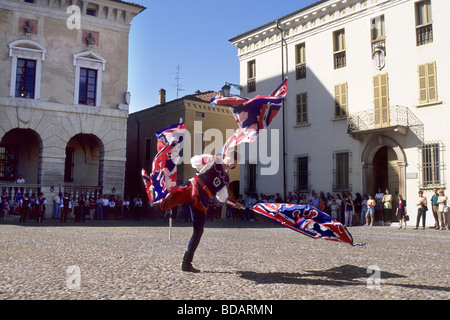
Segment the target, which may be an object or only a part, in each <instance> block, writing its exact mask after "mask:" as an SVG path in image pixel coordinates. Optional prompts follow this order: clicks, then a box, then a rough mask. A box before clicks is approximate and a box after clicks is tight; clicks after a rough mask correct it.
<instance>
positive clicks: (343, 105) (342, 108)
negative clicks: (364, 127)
mask: <svg viewBox="0 0 450 320" xmlns="http://www.w3.org/2000/svg"><path fill="white" fill-rule="evenodd" d="M347 101H348V99H347V82H346V83H342V84H338V85H336V86H334V102H335V103H334V117H335V118H342V117H346V116H347V111H348V102H347Z"/></svg>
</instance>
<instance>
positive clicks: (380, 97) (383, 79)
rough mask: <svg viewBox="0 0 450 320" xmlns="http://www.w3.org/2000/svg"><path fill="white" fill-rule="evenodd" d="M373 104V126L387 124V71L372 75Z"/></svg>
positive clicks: (384, 125) (377, 126)
mask: <svg viewBox="0 0 450 320" xmlns="http://www.w3.org/2000/svg"><path fill="white" fill-rule="evenodd" d="M373 104H374V113H375V119H374V121H375V128H379V127H386V126H389V79H388V74H387V73H385V74H380V75H377V76H375V77H373Z"/></svg>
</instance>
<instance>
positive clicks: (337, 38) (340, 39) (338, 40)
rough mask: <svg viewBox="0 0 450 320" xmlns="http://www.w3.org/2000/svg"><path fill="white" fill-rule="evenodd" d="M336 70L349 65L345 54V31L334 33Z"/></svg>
mask: <svg viewBox="0 0 450 320" xmlns="http://www.w3.org/2000/svg"><path fill="white" fill-rule="evenodd" d="M333 50H334V69H340V68H344V67H345V66H346V65H347V58H346V54H345V30H344V29H342V30H338V31H335V32H333Z"/></svg>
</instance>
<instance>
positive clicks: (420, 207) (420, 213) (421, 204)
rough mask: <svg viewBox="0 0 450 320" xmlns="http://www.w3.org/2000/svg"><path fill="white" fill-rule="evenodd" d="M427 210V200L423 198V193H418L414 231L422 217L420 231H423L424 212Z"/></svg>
mask: <svg viewBox="0 0 450 320" xmlns="http://www.w3.org/2000/svg"><path fill="white" fill-rule="evenodd" d="M427 210H428V207H427V198H426V197H424V196H423V192H422V191H419V198H418V199H417V222H416V227H415V228H414V230H417V229H418V228H419V222H420V218H421V217H422V230H425V220H426V219H425V218H426V212H427Z"/></svg>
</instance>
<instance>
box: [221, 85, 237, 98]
mask: <svg viewBox="0 0 450 320" xmlns="http://www.w3.org/2000/svg"><path fill="white" fill-rule="evenodd" d="M231 86H233V87H235V88H236V89H237V90H239V93H240V91H241V89H242V86H240V85H238V84H234V83H228V82H225V85H224V86H223V87H222V95H223V96H224V97H229V96H230V91H231Z"/></svg>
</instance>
